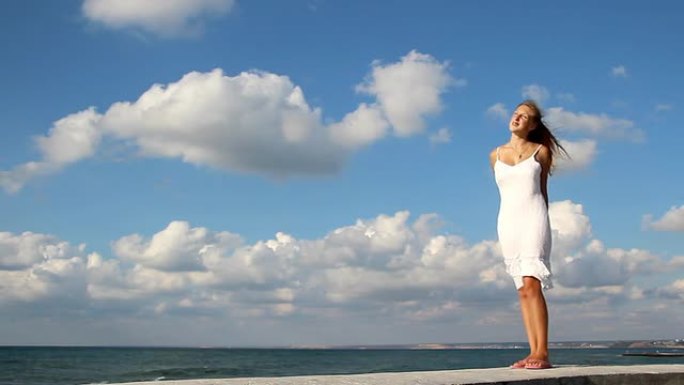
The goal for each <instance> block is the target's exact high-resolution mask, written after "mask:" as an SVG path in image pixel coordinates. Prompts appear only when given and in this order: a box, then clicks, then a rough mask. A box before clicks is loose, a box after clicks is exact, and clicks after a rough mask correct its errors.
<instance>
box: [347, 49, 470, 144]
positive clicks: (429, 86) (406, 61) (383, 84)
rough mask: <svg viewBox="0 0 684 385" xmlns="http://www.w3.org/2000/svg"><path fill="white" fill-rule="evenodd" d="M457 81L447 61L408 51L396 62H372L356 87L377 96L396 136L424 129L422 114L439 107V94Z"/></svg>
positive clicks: (435, 111)
mask: <svg viewBox="0 0 684 385" xmlns="http://www.w3.org/2000/svg"><path fill="white" fill-rule="evenodd" d="M457 84H462V81H461V82H460V83H459V82H456V81H455V80H454V79H453V78H452V77H451V76H450V75H449V74H448V72H447V64H446V63H440V62H438V61H437V60H436V59H435V58H433V57H432V56H430V55H426V54H422V53H420V52H417V51H415V50H414V51H411V52H409V53H408V54H407V55H406V56H404V57H403V58H402V59H401V61H400V62H399V63H392V64H387V65H382V64H381V63H379V62H375V63H373V69H372V72H371V74H370V75H369V77H368V79H366V81H365V82H364V83H363V84H360V85H359V86H358V87H357V89H358V90H359V91H361V92H365V93H368V94H370V95H373V96H375V97H376V98H377V100H378V103H379V105H380V107H381V108H382V110H383V111H384V112H385V115H386V116H387V119H388V120H389V122H390V123H391V124H392V126H393V127H394V132H395V133H396V134H397V135H398V136H409V135H414V134H417V133H420V132H422V131H423V130H424V129H425V121H424V119H425V117H426V116H428V115H432V114H435V113H437V112H439V111H440V110H441V109H442V102H441V99H440V96H441V95H442V93H444V92H445V91H446V90H447V88H448V87H449V86H451V85H457Z"/></svg>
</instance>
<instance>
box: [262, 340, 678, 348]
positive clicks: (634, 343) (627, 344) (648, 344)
mask: <svg viewBox="0 0 684 385" xmlns="http://www.w3.org/2000/svg"><path fill="white" fill-rule="evenodd" d="M273 348H275V349H277V348H278V347H273ZM284 348H285V349H350V350H366V349H397V350H448V349H527V348H528V346H527V344H526V343H525V342H491V343H487V342H480V343H421V344H395V345H294V346H288V347H284ZM549 348H550V349H684V339H681V338H679V339H670V340H607V341H559V342H549Z"/></svg>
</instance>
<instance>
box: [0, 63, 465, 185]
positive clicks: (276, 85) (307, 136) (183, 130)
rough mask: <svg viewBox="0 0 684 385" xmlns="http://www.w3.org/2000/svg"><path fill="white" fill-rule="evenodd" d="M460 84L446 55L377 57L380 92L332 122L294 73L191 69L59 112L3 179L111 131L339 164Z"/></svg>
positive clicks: (311, 165) (221, 162)
mask: <svg viewBox="0 0 684 385" xmlns="http://www.w3.org/2000/svg"><path fill="white" fill-rule="evenodd" d="M450 84H452V80H451V77H450V75H449V74H448V73H447V66H446V64H444V63H440V62H438V61H437V60H436V59H434V58H433V57H431V56H429V55H425V54H421V53H418V52H416V51H411V52H410V53H409V54H407V55H406V56H405V57H403V58H402V59H401V60H400V61H399V62H397V63H392V64H388V65H385V66H382V65H380V64H375V65H374V67H373V71H372V73H371V74H369V76H368V77H367V79H366V83H365V84H364V85H363V87H362V88H363V89H364V90H365V91H367V92H368V93H370V94H372V95H373V96H375V97H376V98H377V100H376V101H375V102H372V103H370V104H369V103H361V104H359V106H358V108H357V109H356V110H354V111H352V112H350V113H348V114H346V115H345V116H344V117H343V118H342V119H341V120H340V121H339V122H332V123H329V124H326V123H323V122H324V121H325V122H328V121H330V120H329V119H323V117H322V111H321V109H319V108H314V107H311V106H310V105H309V104H308V103H307V101H306V98H305V97H304V92H303V91H302V89H301V88H300V87H299V86H297V85H295V84H294V83H292V81H291V80H290V79H289V78H288V77H287V76H282V75H277V74H273V73H267V72H256V71H252V72H243V73H240V74H238V75H236V76H228V75H226V74H224V73H223V71H221V70H220V69H216V70H213V71H210V72H206V73H200V72H190V73H188V74H186V75H184V76H183V77H182V78H181V79H180V80H178V81H176V82H172V83H169V84H155V85H153V86H152V87H150V88H149V89H148V90H147V91H145V92H144V93H143V94H142V95H140V97H139V98H137V100H135V101H122V102H117V103H114V104H112V105H111V106H110V107H109V108H108V109H107V111H106V112H104V113H103V114H100V113H98V112H96V110H95V108H92V107H91V108H88V109H86V110H84V111H81V112H77V113H74V114H71V115H68V116H66V117H65V118H62V119H60V120H58V121H57V122H55V124H54V126H53V128H52V129H51V130H50V131H49V132H48V133H47V134H46V135H45V136H39V137H37V138H35V141H36V144H37V147H38V149H39V150H40V152H41V154H42V159H41V160H39V161H34V162H29V163H26V164H22V165H19V166H16V167H15V168H14V169H12V170H9V171H1V172H0V186H2V187H3V188H4V189H5V190H6V191H9V192H16V191H18V190H19V189H21V188H22V187H23V185H24V184H26V183H27V182H28V181H29V180H31V179H32V178H34V177H37V176H41V175H45V174H50V173H55V172H57V171H59V170H61V169H63V168H64V167H65V166H67V165H69V164H71V163H74V162H77V161H79V160H82V159H85V158H87V157H90V156H92V155H93V154H94V153H96V151H97V149H98V145H99V143H100V142H101V140H102V139H103V138H105V137H106V138H109V139H114V140H119V141H122V142H123V143H127V144H128V145H130V146H132V147H133V148H134V149H136V150H137V151H138V153H139V154H140V155H142V156H148V157H164V158H178V159H181V160H183V161H184V162H188V163H192V164H195V165H200V166H209V167H214V168H218V169H222V170H228V171H238V172H246V173H254V174H259V175H266V176H276V177H288V176H291V175H296V174H300V175H301V174H304V175H319V174H330V173H335V172H337V171H338V170H339V169H340V168H341V167H342V165H343V164H344V162H345V160H346V159H347V158H348V157H349V156H350V155H351V154H353V153H354V151H357V150H358V149H360V148H362V147H364V146H367V145H370V144H372V143H373V142H376V141H378V140H380V139H382V138H383V137H385V136H386V135H387V134H388V133H389V132H390V129H391V130H392V132H394V133H395V134H396V135H398V136H407V135H412V134H417V133H419V132H422V131H423V129H424V127H425V125H426V123H425V118H426V117H427V116H428V115H430V114H434V113H436V112H437V111H438V110H439V109H440V106H441V99H440V97H441V95H442V93H443V92H445V90H446V88H447V87H448V86H449V85H450ZM408 91H411V92H408Z"/></svg>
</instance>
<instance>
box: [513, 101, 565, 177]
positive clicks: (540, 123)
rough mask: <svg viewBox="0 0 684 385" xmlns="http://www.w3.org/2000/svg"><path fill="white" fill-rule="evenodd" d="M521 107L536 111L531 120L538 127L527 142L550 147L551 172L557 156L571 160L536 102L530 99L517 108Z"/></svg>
mask: <svg viewBox="0 0 684 385" xmlns="http://www.w3.org/2000/svg"><path fill="white" fill-rule="evenodd" d="M520 106H527V107H528V108H530V109H531V110H532V111H534V116H532V117H531V118H532V119H533V121H534V123H536V127H535V129H534V130H532V131H530V133H529V134H528V135H527V140H529V141H530V142H533V143H538V144H543V145H544V146H546V147H548V148H549V150H551V170H553V168H554V161H553V160H554V158H555V157H556V156H563V157H566V158H570V155H569V154H568V152H567V151H566V150H565V148H563V146H562V145H561V144H560V142H559V141H558V139H557V138H556V136H555V135H553V133H552V132H551V129H549V127H548V126H547V125H546V123H545V122H544V114H543V113H542V110H541V108H539V106H538V105H537V103H536V102H535V101H534V100H531V99H528V100H525V101H523V102H522V103H520V104H518V106H517V107H520ZM517 107H516V108H517Z"/></svg>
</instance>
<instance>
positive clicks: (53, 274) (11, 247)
mask: <svg viewBox="0 0 684 385" xmlns="http://www.w3.org/2000/svg"><path fill="white" fill-rule="evenodd" d="M84 248H85V245H79V246H72V245H70V244H69V243H68V242H64V241H61V240H59V239H57V238H55V237H53V236H50V235H45V234H36V233H31V232H25V233H22V234H18V235H14V234H11V233H7V232H2V233H0V293H1V294H2V295H0V306H2V304H8V303H15V302H28V303H36V302H41V301H45V300H53V301H57V300H69V299H70V298H71V299H73V298H80V297H83V296H84V292H85V290H84V289H85V282H86V277H85V264H84V259H83V250H84Z"/></svg>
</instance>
